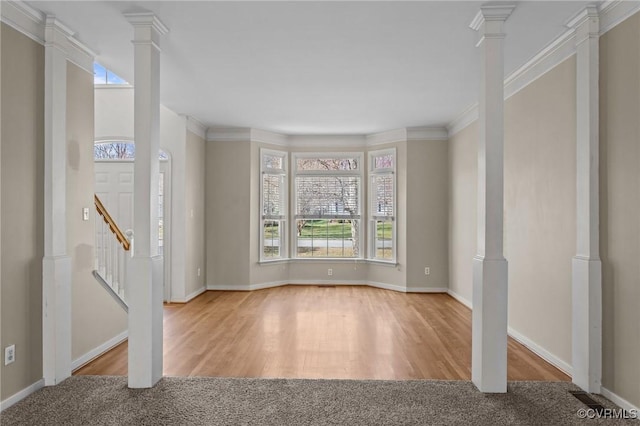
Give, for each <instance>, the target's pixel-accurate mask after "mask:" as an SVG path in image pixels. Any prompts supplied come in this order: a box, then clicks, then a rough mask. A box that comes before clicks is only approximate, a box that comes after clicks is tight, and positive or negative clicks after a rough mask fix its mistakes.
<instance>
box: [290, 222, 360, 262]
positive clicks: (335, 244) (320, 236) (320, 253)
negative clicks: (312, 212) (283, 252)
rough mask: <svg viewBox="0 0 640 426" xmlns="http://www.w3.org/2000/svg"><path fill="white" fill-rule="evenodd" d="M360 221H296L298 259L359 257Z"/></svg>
mask: <svg viewBox="0 0 640 426" xmlns="http://www.w3.org/2000/svg"><path fill="white" fill-rule="evenodd" d="M359 227H360V221H359V220H342V219H331V220H325V219H322V220H307V219H298V220H296V229H297V233H298V238H297V241H298V244H297V248H296V255H297V256H298V257H357V256H358V254H359V244H360V243H359V240H358V235H359Z"/></svg>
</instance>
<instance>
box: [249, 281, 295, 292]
mask: <svg viewBox="0 0 640 426" xmlns="http://www.w3.org/2000/svg"><path fill="white" fill-rule="evenodd" d="M287 284H289V281H271V282H267V283H258V284H251V285H250V286H249V290H262V289H263V288H272V287H281V286H283V285H287Z"/></svg>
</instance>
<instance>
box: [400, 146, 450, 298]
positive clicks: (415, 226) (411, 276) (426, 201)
mask: <svg viewBox="0 0 640 426" xmlns="http://www.w3.org/2000/svg"><path fill="white" fill-rule="evenodd" d="M448 151H449V145H448V141H446V140H444V141H415V142H410V143H408V144H407V169H406V170H407V177H406V179H407V191H406V198H407V199H406V206H407V208H406V212H407V213H406V214H407V218H406V221H407V229H408V232H407V233H406V240H407V245H406V258H407V287H408V288H409V289H411V288H412V287H421V288H424V287H428V288H440V289H443V288H444V289H446V288H447V287H448V286H449V260H448V257H449V256H448V253H449V249H448V247H449V238H448V233H447V226H448V222H449V205H448V179H449V176H448V162H447V156H448ZM425 267H429V272H430V273H429V275H425V273H424V268H425Z"/></svg>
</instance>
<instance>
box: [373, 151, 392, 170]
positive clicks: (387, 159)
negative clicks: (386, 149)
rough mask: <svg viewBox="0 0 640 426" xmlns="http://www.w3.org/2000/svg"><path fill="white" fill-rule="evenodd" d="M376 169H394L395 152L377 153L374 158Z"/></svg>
mask: <svg viewBox="0 0 640 426" xmlns="http://www.w3.org/2000/svg"><path fill="white" fill-rule="evenodd" d="M373 168H374V169H392V168H393V154H384V155H377V156H375V157H374V160H373Z"/></svg>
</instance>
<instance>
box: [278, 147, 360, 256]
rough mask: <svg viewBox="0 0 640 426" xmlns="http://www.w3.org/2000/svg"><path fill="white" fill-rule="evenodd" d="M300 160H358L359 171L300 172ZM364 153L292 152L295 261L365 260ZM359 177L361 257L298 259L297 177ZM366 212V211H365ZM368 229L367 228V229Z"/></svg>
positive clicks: (292, 213)
mask: <svg viewBox="0 0 640 426" xmlns="http://www.w3.org/2000/svg"><path fill="white" fill-rule="evenodd" d="M298 158H357V159H358V161H359V167H358V170H341V171H331V170H326V171H325V170H301V171H298V166H297V164H298V162H297V160H298ZM364 169H365V167H364V152H325V151H320V152H317V151H316V152H292V153H291V173H290V177H289V179H290V181H289V186H290V187H291V188H292V197H291V200H292V201H291V221H290V222H291V224H290V226H289V229H290V232H291V253H290V258H291V259H292V260H294V261H310V262H321V261H327V260H329V261H342V260H345V261H351V262H353V261H354V260H365V259H366V256H365V253H363V241H364V239H365V238H366V234H367V232H366V230H365V232H363V216H364V215H363V214H362V212H363V208H365V207H364V206H363V204H362V193H363V190H366V189H365V188H366V186H365V185H366V182H365V176H364ZM335 175H342V176H359V177H360V190H359V191H358V207H359V212H358V215H356V217H354V219H357V220H359V221H360V238H359V245H358V252H359V253H360V256H359V257H320V256H319V257H298V254H297V253H298V250H297V247H298V233H297V229H296V214H295V211H296V203H297V200H298V194H297V191H296V176H335ZM365 211H366V210H365ZM365 229H366V228H365Z"/></svg>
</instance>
